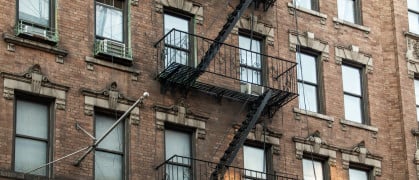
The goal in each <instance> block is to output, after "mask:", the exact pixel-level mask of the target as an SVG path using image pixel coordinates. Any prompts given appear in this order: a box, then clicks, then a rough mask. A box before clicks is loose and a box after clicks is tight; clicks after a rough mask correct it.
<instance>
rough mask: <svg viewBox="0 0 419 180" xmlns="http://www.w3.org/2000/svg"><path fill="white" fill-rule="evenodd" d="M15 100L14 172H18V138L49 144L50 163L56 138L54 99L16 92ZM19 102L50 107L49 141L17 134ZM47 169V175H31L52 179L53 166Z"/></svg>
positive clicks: (47, 154) (48, 159)
mask: <svg viewBox="0 0 419 180" xmlns="http://www.w3.org/2000/svg"><path fill="white" fill-rule="evenodd" d="M15 93H16V94H15V98H14V104H13V145H12V163H11V164H12V169H13V171H15V172H17V171H16V170H15V168H16V153H15V152H16V138H22V139H28V140H33V141H42V142H46V143H47V153H46V158H47V159H46V162H47V163H48V162H49V161H50V160H51V159H52V155H53V150H54V147H53V138H54V129H53V127H54V101H55V100H54V98H51V97H46V96H39V95H32V94H30V93H25V92H19V91H17V92H15ZM18 100H24V101H30V102H34V103H38V104H43V105H45V106H47V107H48V120H47V122H48V124H47V126H48V127H47V130H48V132H47V133H48V135H47V139H42V138H37V137H32V136H27V135H19V134H17V119H16V118H17V101H18ZM45 168H46V175H45V176H44V175H36V174H31V175H34V176H40V177H51V176H52V169H53V164H51V165H48V166H45Z"/></svg>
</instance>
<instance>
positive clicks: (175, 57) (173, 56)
mask: <svg viewBox="0 0 419 180" xmlns="http://www.w3.org/2000/svg"><path fill="white" fill-rule="evenodd" d="M164 49H165V56H164V59H165V61H164V62H165V67H168V66H169V65H170V64H172V63H173V62H177V63H180V64H186V63H187V60H188V53H187V52H185V51H180V50H176V49H173V48H169V47H165V48H164Z"/></svg>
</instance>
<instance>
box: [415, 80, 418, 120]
mask: <svg viewBox="0 0 419 180" xmlns="http://www.w3.org/2000/svg"><path fill="white" fill-rule="evenodd" d="M415 97H416V115H417V120H418V121H419V80H418V79H415Z"/></svg>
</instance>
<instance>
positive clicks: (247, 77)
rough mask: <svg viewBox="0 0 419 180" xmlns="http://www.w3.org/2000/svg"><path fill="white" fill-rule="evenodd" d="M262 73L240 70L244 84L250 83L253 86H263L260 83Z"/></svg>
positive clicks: (245, 69) (246, 69) (242, 68)
mask: <svg viewBox="0 0 419 180" xmlns="http://www.w3.org/2000/svg"><path fill="white" fill-rule="evenodd" d="M260 79H261V77H260V71H257V70H253V69H249V68H244V67H241V68H240V80H241V81H244V82H249V83H253V84H259V85H260V84H261V83H260Z"/></svg>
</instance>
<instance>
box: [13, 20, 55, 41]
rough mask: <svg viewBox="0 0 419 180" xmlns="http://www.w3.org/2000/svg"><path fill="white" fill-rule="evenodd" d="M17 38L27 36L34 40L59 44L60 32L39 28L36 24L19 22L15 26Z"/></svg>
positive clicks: (48, 28)
mask: <svg viewBox="0 0 419 180" xmlns="http://www.w3.org/2000/svg"><path fill="white" fill-rule="evenodd" d="M15 33H16V36H20V35H27V36H30V37H32V38H37V39H41V40H47V41H51V42H55V43H56V42H58V40H59V39H58V32H57V31H56V30H55V29H54V28H50V27H44V26H39V25H37V24H36V23H32V22H27V21H23V20H19V21H18V22H17V24H16V26H15Z"/></svg>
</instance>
